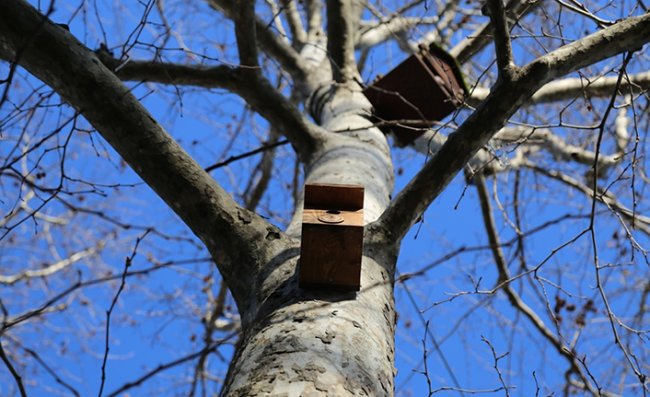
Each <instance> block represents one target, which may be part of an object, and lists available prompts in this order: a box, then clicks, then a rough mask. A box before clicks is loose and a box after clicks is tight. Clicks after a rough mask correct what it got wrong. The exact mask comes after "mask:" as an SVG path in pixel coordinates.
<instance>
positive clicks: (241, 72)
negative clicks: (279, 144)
mask: <svg viewBox="0 0 650 397" xmlns="http://www.w3.org/2000/svg"><path fill="white" fill-rule="evenodd" d="M100 57H101V59H102V62H104V63H105V64H106V65H108V66H109V67H116V65H117V60H116V59H115V58H112V57H108V55H107V54H105V53H100ZM116 73H117V76H118V77H120V78H121V79H122V80H132V81H150V82H157V83H162V84H173V85H188V86H197V87H206V88H223V89H227V90H229V91H231V92H233V93H236V94H237V95H239V96H241V97H242V98H243V99H245V100H246V102H247V103H248V105H249V106H251V108H252V109H253V110H255V111H256V112H258V113H259V114H260V115H261V116H262V117H264V118H265V119H267V120H268V121H269V122H270V123H271V124H272V125H273V126H274V127H275V128H276V129H277V130H278V131H282V133H283V134H284V135H285V136H286V137H287V138H288V139H290V141H291V143H292V144H293V146H294V148H295V149H296V151H297V152H298V154H299V155H300V156H301V157H302V158H303V159H306V158H307V156H308V155H309V154H310V153H311V152H312V151H313V150H314V148H315V147H316V145H317V144H318V143H317V139H319V138H320V137H322V135H323V134H324V132H323V131H322V130H321V129H320V128H319V127H318V126H316V125H315V124H314V123H312V122H311V121H309V120H308V119H307V117H305V116H304V115H303V114H302V113H301V112H300V111H299V110H298V109H297V108H296V107H295V106H294V105H293V104H292V103H291V102H290V101H289V100H288V99H287V98H286V97H284V96H283V95H282V94H280V93H279V92H278V91H277V90H276V89H275V87H273V86H272V85H271V83H269V81H268V80H266V79H265V78H264V77H262V76H260V75H255V76H251V75H250V74H248V73H247V72H246V71H245V68H232V67H228V66H215V67H204V66H199V65H196V66H188V65H179V64H172V63H159V62H147V61H133V62H128V63H127V64H125V65H124V66H123V67H121V68H120V69H119V71H117V72H116Z"/></svg>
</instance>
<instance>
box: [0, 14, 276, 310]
mask: <svg viewBox="0 0 650 397" xmlns="http://www.w3.org/2000/svg"><path fill="white" fill-rule="evenodd" d="M19 50H20V51H21V56H20V58H19V59H18V62H19V63H20V65H21V66H23V67H24V68H25V69H27V70H28V71H29V72H31V73H32V74H34V75H35V76H37V77H38V78H40V79H41V80H43V81H44V82H45V83H47V84H48V85H50V86H51V87H52V88H53V89H55V90H56V91H57V92H58V93H59V94H60V95H61V96H62V97H63V98H65V100H66V101H68V102H69V103H70V104H72V105H73V106H75V107H76V108H77V109H79V110H80V112H81V113H82V114H83V115H84V116H85V117H86V119H88V120H89V121H90V123H91V124H92V125H93V126H94V127H95V128H97V130H98V131H99V132H100V133H101V134H102V136H103V137H104V138H105V139H106V140H107V141H108V142H109V143H110V144H111V145H112V146H113V147H114V148H115V149H116V151H117V152H118V153H119V154H120V155H121V156H122V158H124V160H125V161H126V162H127V163H128V164H130V165H131V166H132V167H133V169H134V170H135V171H136V172H137V173H138V175H140V177H141V178H142V179H143V180H144V181H145V182H146V183H147V184H148V185H149V186H150V187H152V188H153V189H154V190H155V191H156V193H157V194H158V195H159V196H160V197H161V198H162V199H163V200H165V202H167V204H168V205H169V206H170V207H171V208H172V209H173V210H174V211H175V212H176V213H177V214H178V215H179V216H180V217H181V219H183V221H184V222H185V223H186V224H187V225H188V226H189V227H190V228H191V229H192V230H193V231H194V233H195V234H196V235H197V236H198V237H199V238H201V239H202V240H203V241H204V243H205V244H206V246H207V247H208V249H209V250H210V252H211V253H212V255H213V256H214V258H215V261H216V262H217V263H218V265H219V266H220V270H221V272H222V274H223V275H224V278H225V279H226V280H228V284H229V286H230V287H231V290H232V291H233V295H234V296H235V298H236V299H237V300H238V303H240V304H241V303H243V299H244V298H243V297H244V296H246V291H247V289H248V288H249V286H250V284H251V283H252V280H254V275H255V272H256V270H255V269H256V266H257V264H258V263H260V262H264V261H265V259H262V258H260V257H255V255H259V254H260V253H261V252H265V251H266V248H264V247H266V246H270V245H271V244H278V243H279V241H277V240H276V241H273V242H271V241H269V240H266V239H265V238H264V236H265V235H266V234H267V233H269V232H271V231H273V233H275V234H274V235H277V236H281V235H280V233H279V231H277V229H276V228H275V227H273V226H272V225H270V224H269V223H267V222H266V221H265V220H264V219H262V218H261V217H259V216H257V215H256V214H254V213H251V212H250V211H247V210H246V209H244V208H242V207H240V206H239V205H238V204H237V203H236V202H235V201H234V200H233V199H232V198H231V197H230V196H229V195H228V194H227V193H226V192H225V191H224V190H223V188H221V187H220V186H219V185H218V184H217V183H216V182H215V181H214V179H212V178H211V177H210V176H209V175H208V174H207V173H206V172H205V171H203V169H202V168H201V167H200V166H199V165H198V164H197V163H196V162H195V161H194V160H193V159H192V158H191V157H190V156H189V155H188V154H187V153H186V152H185V151H184V150H183V149H182V148H181V147H180V146H179V145H178V144H177V143H176V142H175V141H174V140H173V139H172V138H171V137H170V136H169V135H168V134H167V133H166V132H165V131H164V130H163V128H162V127H161V126H160V125H159V124H158V123H157V122H156V121H155V120H154V119H153V117H152V116H151V115H150V114H149V113H148V112H147V111H146V109H145V108H144V107H143V106H142V104H140V103H139V102H138V101H137V99H136V98H135V97H134V96H133V95H132V94H131V93H130V92H129V90H128V89H127V88H126V87H125V86H124V85H123V84H122V83H121V82H120V81H119V80H118V79H117V77H115V75H114V74H113V73H111V72H110V71H109V70H108V69H106V67H104V65H102V64H101V62H100V61H99V60H98V59H97V57H96V56H95V55H94V54H93V53H92V51H90V50H88V49H87V48H86V47H84V46H83V45H82V44H81V43H79V41H77V40H76V39H75V38H74V37H73V36H72V35H71V34H70V33H69V32H68V31H67V30H65V29H63V28H61V27H59V26H58V25H56V24H54V23H52V22H50V21H49V20H47V18H45V17H44V16H43V15H41V14H40V13H38V11H36V10H35V9H33V8H32V7H31V6H30V5H28V4H27V3H25V2H24V1H13V2H2V3H0V57H1V58H3V59H5V60H10V61H14V60H15V57H16V53H17V52H18V51H19ZM273 92H275V91H273ZM260 236H262V237H261V238H260ZM220 240H223V241H226V240H227V241H229V244H227V245H226V244H220ZM267 253H268V251H267ZM242 266H243V267H247V266H248V267H249V268H248V270H247V271H245V272H243V273H241V271H242ZM249 277H250V279H249Z"/></svg>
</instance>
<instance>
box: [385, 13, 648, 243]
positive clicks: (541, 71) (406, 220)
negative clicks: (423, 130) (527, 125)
mask: <svg viewBox="0 0 650 397" xmlns="http://www.w3.org/2000/svg"><path fill="white" fill-rule="evenodd" d="M649 40H650V14H645V15H642V16H637V17H630V18H628V19H625V20H622V21H620V22H618V23H617V24H615V25H613V26H611V27H609V28H607V29H603V30H601V31H598V32H596V33H594V34H592V35H589V36H586V37H584V38H583V39H581V40H579V41H575V42H573V43H571V44H568V45H565V46H563V47H560V48H558V49H557V50H555V51H552V52H550V53H549V54H546V55H544V56H542V57H540V58H538V59H536V60H535V61H533V62H531V63H530V64H528V65H526V66H525V67H523V68H521V69H520V71H519V73H517V75H516V76H515V77H514V78H513V80H512V81H508V80H500V81H498V82H497V84H495V86H494V88H493V89H492V91H491V93H490V95H489V96H488V97H487V98H486V99H485V101H483V102H482V103H481V105H480V106H479V107H478V108H477V109H476V111H475V112H473V113H472V114H471V115H470V116H469V117H468V118H467V120H465V122H464V123H463V124H462V125H461V126H460V127H459V128H458V129H457V130H456V132H454V133H453V134H451V135H450V136H449V139H448V140H447V142H445V144H444V145H443V147H442V148H441V149H440V151H439V152H438V153H437V154H436V155H435V156H434V157H433V158H432V159H431V160H429V161H428V162H427V164H425V166H424V167H423V169H422V170H421V171H420V172H419V173H418V174H417V175H416V176H415V177H414V178H413V179H412V180H411V182H409V184H408V185H407V186H406V187H405V188H404V190H402V192H400V194H399V195H398V196H397V197H396V198H395V200H394V201H393V202H392V203H391V205H390V206H389V207H388V208H387V209H386V211H385V212H384V214H383V215H382V216H381V218H380V219H379V220H378V222H379V224H378V225H377V226H379V227H382V229H383V230H384V231H385V232H386V233H389V234H391V236H390V237H391V239H392V240H393V241H399V240H400V239H401V238H402V237H403V236H404V235H405V234H406V232H407V231H408V229H409V228H410V227H411V225H413V223H414V222H415V221H416V220H417V219H418V218H419V217H420V216H422V214H423V213H424V211H425V209H426V208H427V207H428V206H429V204H431V202H432V201H433V200H434V199H435V198H436V197H437V196H438V194H440V192H441V191H442V189H444V187H445V186H447V184H448V183H449V182H450V181H451V180H452V179H453V177H454V176H456V174H457V173H458V171H459V170H461V169H462V168H463V166H464V165H465V164H466V163H467V162H468V161H469V160H470V159H471V158H472V157H473V156H474V154H475V153H476V152H477V151H478V150H479V149H480V148H482V147H483V146H484V145H485V144H486V143H487V142H488V141H489V140H490V139H491V138H492V136H493V135H494V134H495V133H496V132H497V131H499V129H500V128H501V127H503V125H504V124H505V122H506V121H507V120H508V118H509V117H510V116H512V114H514V113H515V112H516V111H517V109H519V107H520V106H521V105H522V104H523V103H524V102H525V101H526V99H528V98H529V97H530V96H531V95H532V94H533V93H535V91H537V90H538V89H539V88H540V87H541V86H542V85H544V84H545V83H547V82H548V81H550V80H553V79H555V78H557V77H560V76H562V75H565V74H567V73H570V72H573V71H575V70H578V69H580V68H582V67H585V66H587V65H590V64H593V63H596V62H598V61H601V60H603V59H606V58H609V57H611V56H613V55H616V54H618V53H621V52H624V51H632V50H636V49H638V48H640V47H642V46H643V45H644V44H645V43H646V42H647V41H649Z"/></svg>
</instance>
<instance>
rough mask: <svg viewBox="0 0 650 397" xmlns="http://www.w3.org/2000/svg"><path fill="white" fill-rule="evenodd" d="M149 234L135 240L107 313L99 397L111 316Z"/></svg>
mask: <svg viewBox="0 0 650 397" xmlns="http://www.w3.org/2000/svg"><path fill="white" fill-rule="evenodd" d="M147 234H149V231H148V230H147V231H146V232H144V234H143V235H142V236H140V237H138V238H137V239H136V240H135V246H134V247H133V252H131V256H127V257H126V260H125V261H124V271H123V272H122V278H121V281H120V286H119V288H118V289H117V292H116V293H115V296H114V297H113V301H112V302H111V306H110V307H109V308H108V310H107V311H106V339H105V345H104V359H103V360H102V378H101V383H100V385H99V393H98V394H97V395H98V396H99V397H101V396H102V394H103V392H104V384H105V382H106V361H107V360H108V352H109V350H110V346H109V344H110V330H111V314H112V313H113V309H114V308H115V305H116V304H117V300H118V299H119V297H120V294H121V293H122V291H123V290H124V286H125V285H126V276H127V273H128V271H129V267H131V263H132V262H133V258H135V255H136V253H137V250H138V246H139V245H140V242H141V241H142V239H144V238H145V237H146V236H147Z"/></svg>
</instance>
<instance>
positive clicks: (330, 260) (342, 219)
mask: <svg viewBox="0 0 650 397" xmlns="http://www.w3.org/2000/svg"><path fill="white" fill-rule="evenodd" d="M362 249H363V186H358V185H335V184H320V183H318V184H317V183H312V184H306V185H305V204H304V209H303V214H302V237H301V242H300V265H299V281H300V286H301V287H326V288H333V289H339V290H348V291H358V290H359V288H360V285H361V283H360V279H361V256H362Z"/></svg>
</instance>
